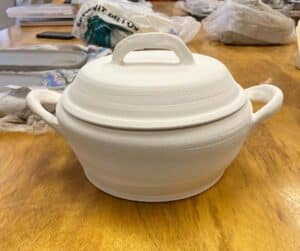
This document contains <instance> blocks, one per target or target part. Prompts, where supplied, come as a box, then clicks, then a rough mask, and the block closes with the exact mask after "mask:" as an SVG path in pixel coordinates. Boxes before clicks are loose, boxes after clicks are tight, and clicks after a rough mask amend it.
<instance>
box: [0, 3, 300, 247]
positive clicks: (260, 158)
mask: <svg viewBox="0 0 300 251" xmlns="http://www.w3.org/2000/svg"><path fill="white" fill-rule="evenodd" d="M156 6H157V8H158V9H160V10H163V11H164V12H167V13H173V9H172V6H173V4H170V3H157V5H156ZM69 29H70V28H59V30H69ZM41 30H47V28H38V29H37V28H26V29H19V28H16V27H14V28H11V29H9V30H5V31H2V32H1V36H0V46H2V47H8V46H16V45H23V44H34V43H38V42H40V40H37V39H35V37H34V36H35V32H36V31H41ZM43 41H44V40H43ZM51 41H52V40H51ZM46 42H49V41H46ZM189 47H190V48H191V49H192V50H193V51H197V52H199V53H203V54H207V55H210V56H213V57H216V58H218V59H220V60H221V61H223V62H224V63H225V64H226V65H227V67H228V68H229V69H230V71H231V72H232V74H233V76H234V77H235V78H236V80H237V81H238V82H239V83H240V84H241V85H242V86H244V87H249V86H251V85H254V84H257V83H259V82H261V81H264V80H266V79H268V78H272V79H273V82H274V83H275V84H276V85H278V86H279V87H280V88H282V90H283V92H284V94H285V101H284V105H283V107H282V109H281V111H280V112H279V113H277V114H276V115H275V116H273V117H272V118H270V119H269V120H267V121H265V122H264V123H263V124H262V125H261V126H259V127H258V128H256V130H255V131H254V132H253V133H252V134H251V135H250V137H249V139H248V140H247V142H246V143H245V145H244V147H243V148H242V150H241V152H240V154H239V155H238V157H237V158H236V159H235V160H234V161H233V163H232V164H231V165H230V166H229V168H228V169H227V171H226V172H225V175H224V177H223V179H221V181H220V182H219V183H218V184H217V185H216V186H214V187H213V188H211V189H209V190H208V191H206V192H205V193H203V194H201V195H199V196H195V197H193V198H191V199H187V200H182V201H177V202H172V203H157V204H149V203H135V202H130V201H126V200H121V199H117V198H114V197H111V196H109V195H107V194H105V193H103V192H101V191H99V190H97V189H96V188H95V187H94V186H92V185H91V184H90V183H89V182H88V181H87V179H86V178H85V176H84V174H83V171H82V168H81V166H80V164H79V162H78V161H77V159H76V157H75V156H74V154H73V153H72V151H71V150H70V148H69V146H68V145H67V144H66V142H65V141H64V139H63V138H62V137H60V136H59V135H57V134H56V133H54V132H50V133H47V134H44V135H40V136H33V135H27V134H21V133H2V134H0V250H22V251H23V250H30V251H31V250H172V251H176V250H212V251H214V250H224V251H225V250H226V251H227V250H228V251H229V250H233V251H248V250H249V251H253V250H259V251H260V250H261V251H277V250H278V251H298V250H300V143H299V142H300V71H298V70H296V69H295V67H294V62H295V53H296V50H297V47H296V44H295V43H293V44H291V45H287V46H272V47H271V46H270V47H251V46H244V47H239V46H225V45H222V44H220V43H217V42H210V41H208V40H207V39H206V38H205V34H204V33H203V32H201V34H199V36H198V37H197V38H196V39H195V40H194V41H193V42H192V43H190V44H189ZM187 164H188V163H187Z"/></svg>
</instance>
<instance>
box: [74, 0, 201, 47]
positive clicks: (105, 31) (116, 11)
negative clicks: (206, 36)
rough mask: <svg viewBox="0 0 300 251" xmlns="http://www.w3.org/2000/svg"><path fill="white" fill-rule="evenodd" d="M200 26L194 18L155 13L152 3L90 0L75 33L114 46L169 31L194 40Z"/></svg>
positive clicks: (184, 38)
mask: <svg viewBox="0 0 300 251" xmlns="http://www.w3.org/2000/svg"><path fill="white" fill-rule="evenodd" d="M199 29H200V23H199V22H197V21H196V20H195V19H193V18H191V17H180V18H176V19H173V18H170V17H168V16H166V15H163V14H160V13H155V12H154V11H153V10H152V6H151V4H150V3H149V2H146V1H140V2H137V3H133V2H130V1H127V0H88V1H86V2H85V3H83V5H82V6H81V8H80V10H79V12H78V14H77V17H76V20H75V23H74V27H73V34H74V35H75V36H76V37H78V38H80V39H82V40H84V41H85V42H87V43H88V44H95V45H98V46H103V47H110V48H112V47H114V46H115V45H116V43H118V42H119V41H120V40H121V39H123V38H125V37H127V36H129V35H131V34H133V33H139V32H141V33H143V32H153V31H158V32H167V33H172V34H175V35H178V36H180V37H181V38H182V39H183V40H184V41H185V42H188V41H190V40H191V39H192V38H193V37H194V36H195V34H196V33H197V32H198V31H199Z"/></svg>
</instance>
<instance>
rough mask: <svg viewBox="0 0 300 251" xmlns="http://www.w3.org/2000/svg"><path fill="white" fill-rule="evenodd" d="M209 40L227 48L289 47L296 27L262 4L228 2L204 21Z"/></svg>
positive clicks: (257, 1) (242, 0)
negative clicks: (253, 46)
mask: <svg viewBox="0 0 300 251" xmlns="http://www.w3.org/2000/svg"><path fill="white" fill-rule="evenodd" d="M203 28H204V29H205V31H206V33H207V35H208V37H209V38H211V39H213V40H220V41H221V42H223V43H225V44H244V45H266V44H287V43H290V42H292V41H293V40H294V39H295V23H294V21H293V20H292V19H291V18H288V17H286V16H285V15H283V14H281V13H280V12H278V11H276V10H273V9H272V8H271V7H270V6H268V5H266V4H264V3H262V2H261V1H260V0H228V1H226V2H225V4H224V5H223V6H221V7H220V8H218V9H217V10H216V11H215V12H213V13H212V14H211V15H209V16H208V17H207V18H205V19H204V20H203Z"/></svg>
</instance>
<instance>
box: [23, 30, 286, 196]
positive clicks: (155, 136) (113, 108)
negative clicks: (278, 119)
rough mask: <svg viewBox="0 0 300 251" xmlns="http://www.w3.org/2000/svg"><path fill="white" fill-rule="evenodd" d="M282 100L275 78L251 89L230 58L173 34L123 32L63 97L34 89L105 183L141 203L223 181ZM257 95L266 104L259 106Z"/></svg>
mask: <svg viewBox="0 0 300 251" xmlns="http://www.w3.org/2000/svg"><path fill="white" fill-rule="evenodd" d="M149 48H151V49H168V50H143V49H149ZM136 50H138V51H136ZM172 51H173V52H172ZM174 52H175V54H174ZM127 54H128V55H127ZM126 55H127V56H126ZM125 56H126V60H125V59H124V58H125ZM178 59H179V61H178ZM282 100H283V95H282V92H281V91H280V89H279V88H277V87H276V86H273V85H257V86H254V87H251V88H248V89H246V90H244V89H242V87H241V86H239V85H238V84H237V83H236V82H235V80H234V79H233V77H232V76H231V74H230V72H229V71H228V69H227V68H226V67H225V66H224V65H223V64H222V63H221V62H219V61H218V60H216V59H213V58H211V57H208V56H204V55H200V54H197V53H193V54H192V53H191V52H190V51H189V49H188V48H187V47H186V46H185V44H184V43H183V42H182V41H181V40H180V39H179V38H177V37H176V36H173V35H169V34H164V33H147V34H137V35H133V36H130V37H128V38H126V39H124V40H122V41H121V42H120V43H119V44H118V45H117V46H116V48H115V50H114V53H113V55H112V56H106V57H103V58H100V59H97V60H95V61H92V62H90V63H88V64H86V65H85V66H84V67H83V68H82V69H81V70H80V72H79V73H78V76H77V77H76V79H75V80H74V82H73V83H72V84H71V85H70V86H68V88H67V89H66V90H65V91H64V93H63V94H62V95H60V94H58V93H56V92H53V91H44V90H34V91H32V92H30V93H29V95H28V96H27V102H28V105H29V107H30V108H31V109H32V111H34V112H35V113H37V114H38V115H40V116H41V117H42V118H43V119H44V120H45V121H47V122H48V123H49V125H51V126H52V127H54V128H55V129H56V130H57V131H59V132H60V133H61V134H62V135H63V136H64V137H65V138H66V139H67V141H68V142H69V144H70V146H71V147H72V149H73V150H74V152H75V154H76V156H77V157H78V159H79V161H80V163H81V164H82V167H83V169H84V172H85V174H86V176H87V178H88V179H89V180H90V181H91V182H92V183H93V184H94V185H95V186H96V187H98V188H100V189H101V190H103V191H105V192H107V193H109V194H112V195H114V196H117V197H121V198H125V199H130V200H137V201H170V200H177V199H182V198H186V197H190V196H193V195H196V194H198V193H200V192H202V191H204V190H206V189H207V188H209V187H210V186H212V185H213V184H215V183H216V182H217V181H218V180H219V179H220V178H221V177H222V174H223V172H224V171H225V169H226V167H227V166H228V165H229V164H230V162H231V161H232V160H233V159H234V158H235V157H236V155H237V154H238V152H239V150H240V148H241V146H242V144H243V142H244V140H245V139H246V137H247V135H248V133H249V132H250V130H251V129H252V128H253V127H254V126H255V125H257V124H258V123H259V122H261V121H262V120H263V119H265V118H267V117H268V116H270V115H271V114H273V113H274V112H276V111H277V110H278V109H279V108H280V106H281V104H282ZM251 101H262V102H264V103H265V105H264V106H263V107H262V108H261V109H260V110H259V111H257V112H255V113H253V112H252V106H251ZM49 102H50V103H57V104H58V105H57V108H56V116H54V115H52V114H50V113H48V112H47V111H46V110H45V109H44V108H43V106H42V105H41V104H42V103H49Z"/></svg>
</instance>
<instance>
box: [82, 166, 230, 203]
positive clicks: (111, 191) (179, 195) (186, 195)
mask: <svg viewBox="0 0 300 251" xmlns="http://www.w3.org/2000/svg"><path fill="white" fill-rule="evenodd" d="M224 171H225V170H222V171H221V172H218V173H217V175H215V176H214V177H213V178H212V179H211V180H210V181H209V182H207V183H206V184H205V185H202V186H201V187H198V188H197V189H193V190H190V191H184V192H181V193H176V194H168V195H154V196H151V195H140V194H127V193H122V192H120V191H116V190H114V189H112V188H110V187H108V186H106V185H103V184H102V183H101V182H100V181H99V180H97V179H95V178H94V177H91V176H90V175H89V174H88V172H86V171H84V172H85V175H86V177H87V179H88V180H89V181H90V182H91V183H92V184H93V185H94V186H95V187H97V188H99V189H100V190H102V191H103V192H105V193H107V194H110V195H112V196H114V197H118V198H121V199H126V200H132V201H139V202H167V201H174V200H181V199H186V198H189V197H192V196H195V195H198V194H200V193H202V192H204V191H206V190H207V189H209V188H210V187H212V186H213V185H215V184H216V183H217V182H218V181H219V180H220V179H221V178H222V176H223V174H224Z"/></svg>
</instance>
